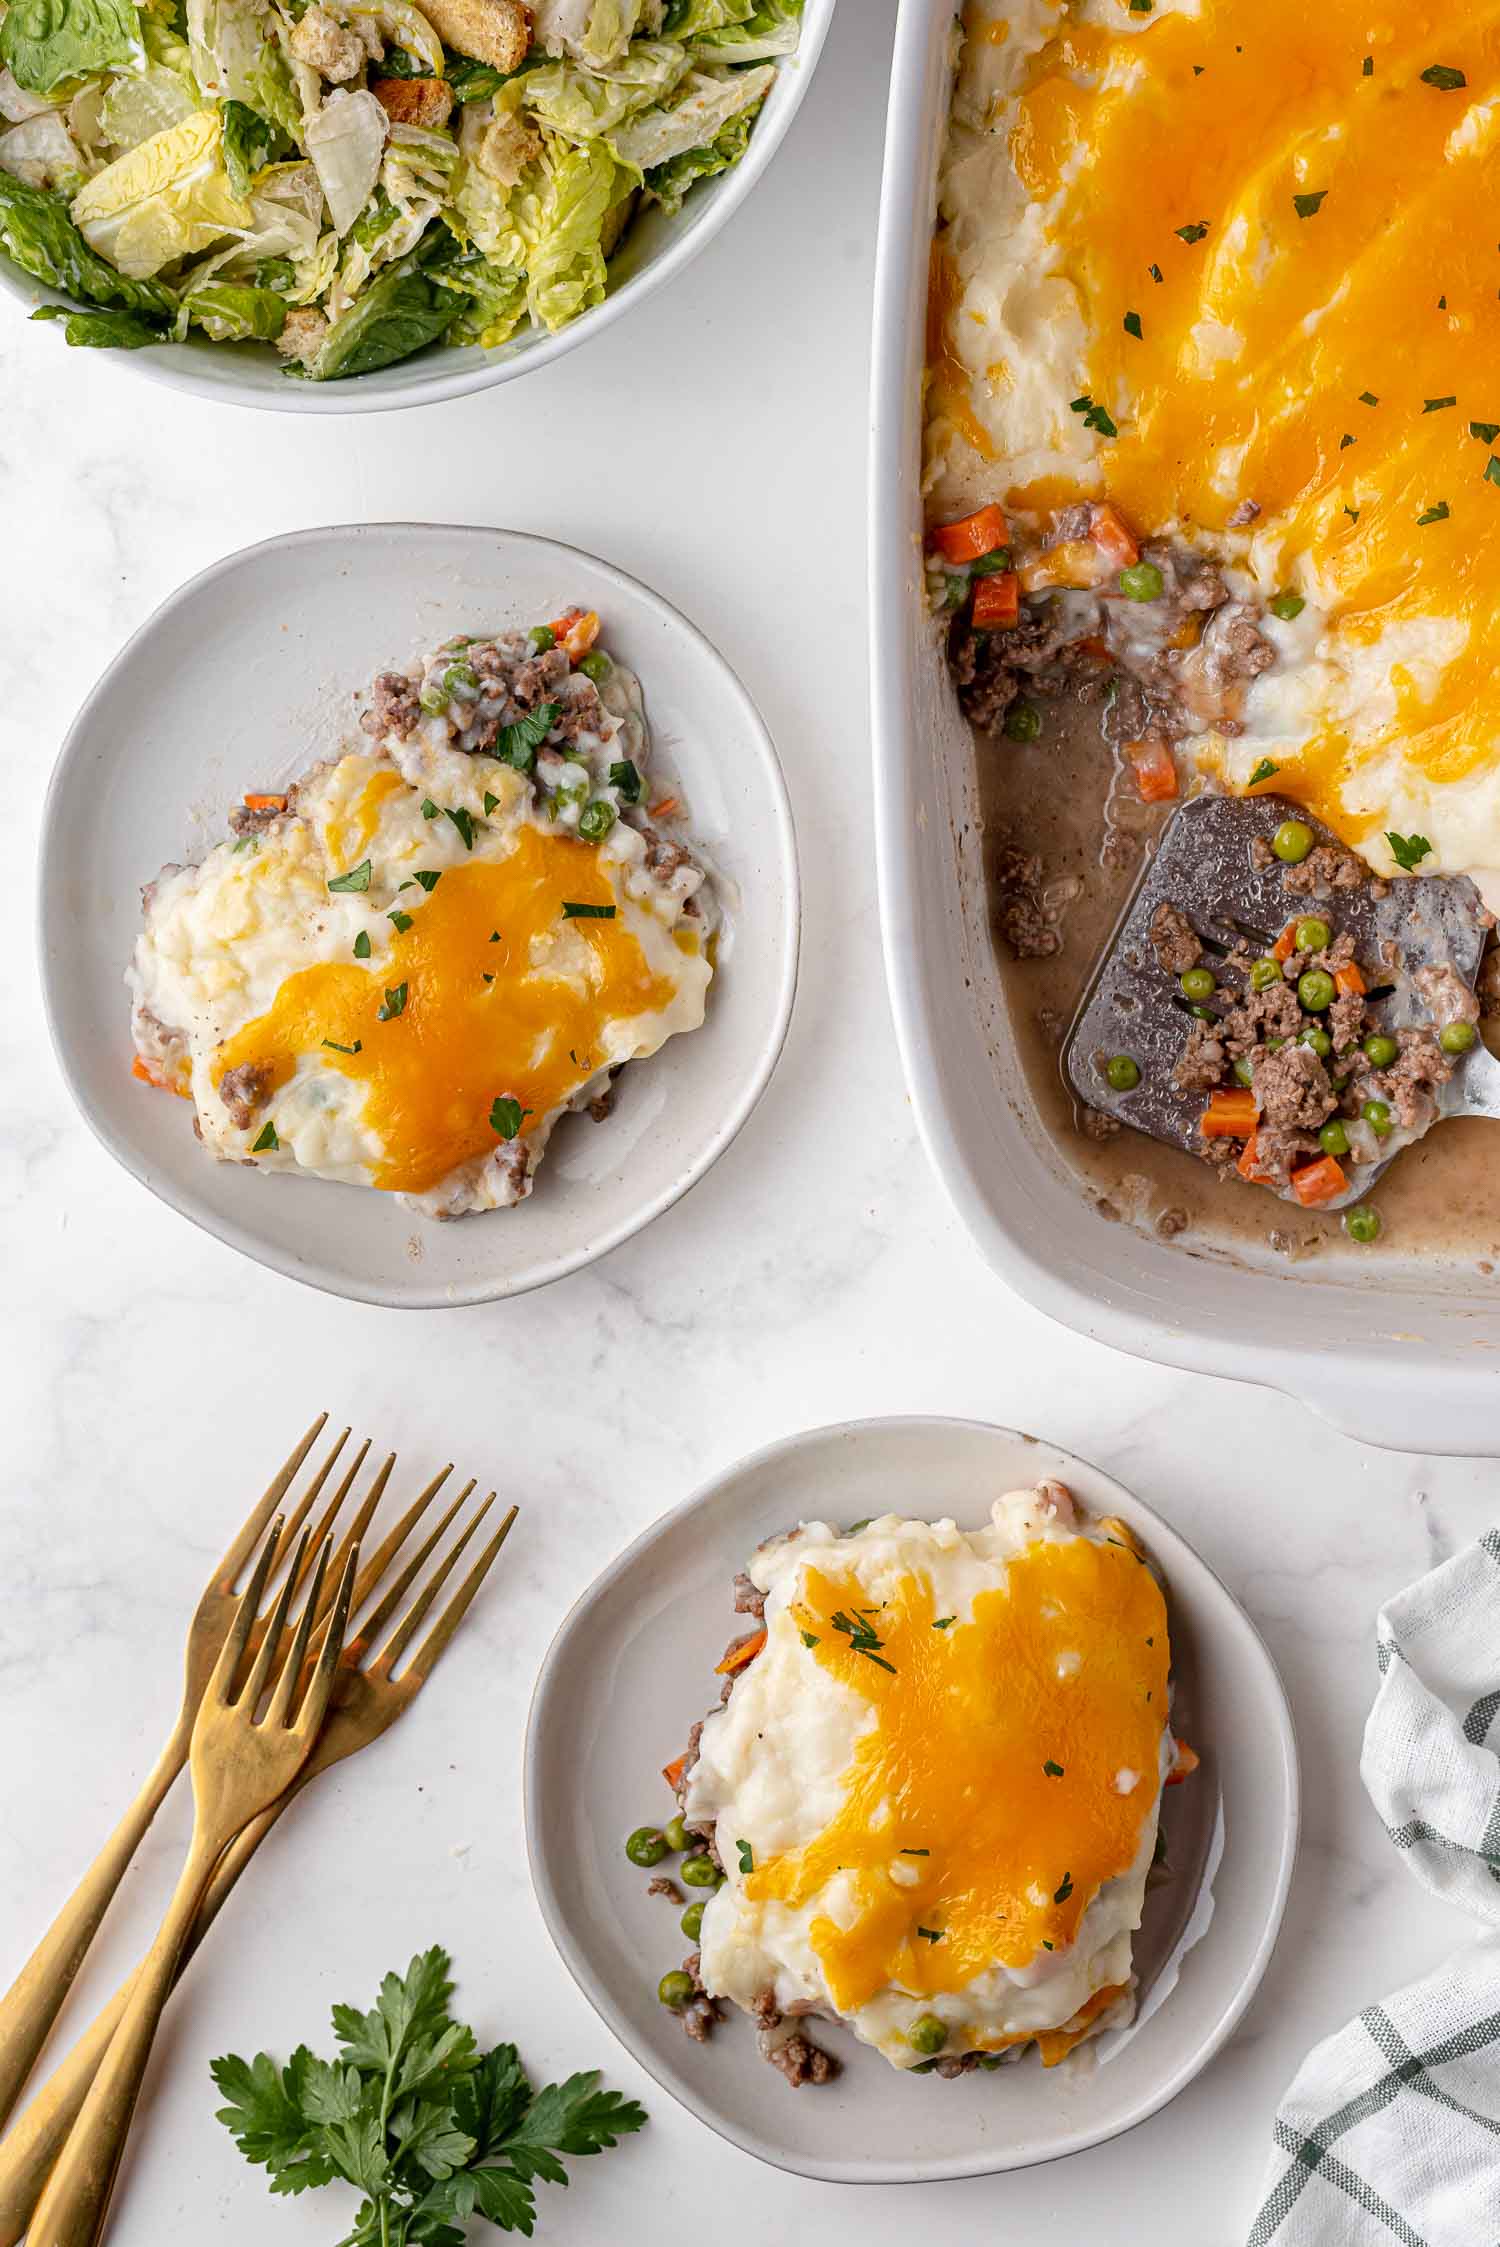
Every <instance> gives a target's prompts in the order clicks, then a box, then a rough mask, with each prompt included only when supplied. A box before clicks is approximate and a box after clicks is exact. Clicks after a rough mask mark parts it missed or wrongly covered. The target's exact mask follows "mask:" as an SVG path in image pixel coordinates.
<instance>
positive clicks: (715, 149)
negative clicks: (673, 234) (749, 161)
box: [646, 102, 760, 211]
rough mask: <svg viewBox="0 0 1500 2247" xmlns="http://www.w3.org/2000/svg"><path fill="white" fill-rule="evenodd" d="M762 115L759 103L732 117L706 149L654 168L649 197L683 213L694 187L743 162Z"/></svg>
mask: <svg viewBox="0 0 1500 2247" xmlns="http://www.w3.org/2000/svg"><path fill="white" fill-rule="evenodd" d="M759 115H760V104H759V103H758V102H757V103H756V105H755V107H754V109H742V110H741V111H740V113H739V115H738V117H731V118H730V120H729V123H728V124H727V125H726V126H725V127H724V128H723V130H722V132H720V133H719V135H718V137H717V138H716V139H714V140H711V141H709V142H707V143H706V145H705V146H703V147H702V148H688V149H684V151H683V153H682V154H681V155H680V156H673V157H670V158H669V159H668V161H667V162H666V163H665V164H655V165H653V166H652V168H651V169H650V170H649V171H648V172H647V174H646V191H647V193H648V194H649V195H651V196H653V197H654V198H655V200H656V201H657V202H658V203H660V205H661V207H662V209H663V210H664V211H680V210H681V208H682V203H683V198H684V196H685V195H686V194H687V191H688V189H689V188H690V187H693V186H695V185H696V184H697V182H698V181H699V180H700V179H712V178H713V176H714V174H715V173H716V172H727V171H728V170H729V169H730V167H731V166H732V165H734V164H737V163H738V162H739V160H740V158H741V157H742V156H743V155H744V153H745V149H746V147H747V145H748V143H749V140H750V133H751V129H752V127H753V126H754V124H755V120H756V118H757V117H758V116H759Z"/></svg>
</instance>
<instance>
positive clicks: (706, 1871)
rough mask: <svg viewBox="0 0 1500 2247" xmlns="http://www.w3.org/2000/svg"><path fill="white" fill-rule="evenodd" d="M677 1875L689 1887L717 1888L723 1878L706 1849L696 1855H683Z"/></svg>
mask: <svg viewBox="0 0 1500 2247" xmlns="http://www.w3.org/2000/svg"><path fill="white" fill-rule="evenodd" d="M677 1876H678V1878H679V1880H683V1881H685V1882H686V1883H687V1885H688V1887H689V1888H717V1887H719V1886H720V1884H721V1883H722V1881H723V1878H724V1875H723V1874H722V1873H721V1872H720V1870H719V1868H718V1866H717V1865H716V1864H715V1863H714V1861H713V1859H712V1857H710V1856H709V1855H708V1853H707V1851H706V1850H705V1851H704V1852H703V1853H702V1854H701V1855H699V1856H696V1857H684V1858H683V1860H682V1863H681V1864H680V1865H679V1866H678V1868H677Z"/></svg>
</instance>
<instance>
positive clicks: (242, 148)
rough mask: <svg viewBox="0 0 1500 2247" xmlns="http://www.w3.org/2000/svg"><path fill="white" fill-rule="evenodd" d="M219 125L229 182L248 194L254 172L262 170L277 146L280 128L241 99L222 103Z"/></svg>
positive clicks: (272, 157)
mask: <svg viewBox="0 0 1500 2247" xmlns="http://www.w3.org/2000/svg"><path fill="white" fill-rule="evenodd" d="M219 125H220V131H221V133H222V136H223V145H224V169H225V171H226V172H227V173H228V175H229V184H230V186H231V187H232V188H233V189H234V192H235V194H236V195H244V196H247V195H248V194H249V193H250V183H251V181H252V180H253V179H254V177H255V175H256V173H257V172H263V171H264V170H265V168H266V166H267V165H268V164H269V163H271V162H272V161H273V159H274V158H275V156H276V155H277V153H278V151H279V149H280V144H281V132H280V129H279V128H278V127H277V126H275V125H273V124H272V123H271V122H270V120H269V119H268V118H265V117H262V115H261V114H260V111H259V110H258V109H251V108H250V107H249V105H248V104H247V103H245V102H242V101H226V102H225V103H224V104H223V106H222V107H221V109H220V111H219Z"/></svg>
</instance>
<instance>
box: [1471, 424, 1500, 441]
mask: <svg viewBox="0 0 1500 2247" xmlns="http://www.w3.org/2000/svg"><path fill="white" fill-rule="evenodd" d="M1469 435H1470V436H1471V437H1477V438H1478V439H1479V442H1480V443H1481V444H1482V445H1492V444H1493V443H1494V442H1495V439H1496V438H1497V437H1500V421H1471V422H1470V423H1469Z"/></svg>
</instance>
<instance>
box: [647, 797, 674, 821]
mask: <svg viewBox="0 0 1500 2247" xmlns="http://www.w3.org/2000/svg"><path fill="white" fill-rule="evenodd" d="M648 808H649V810H650V813H651V817H652V818H653V819H670V818H671V816H672V814H673V812H674V811H675V810H676V809H677V798H676V797H675V796H658V797H657V799H656V802H655V803H654V804H652V805H650V806H649V807H648Z"/></svg>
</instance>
